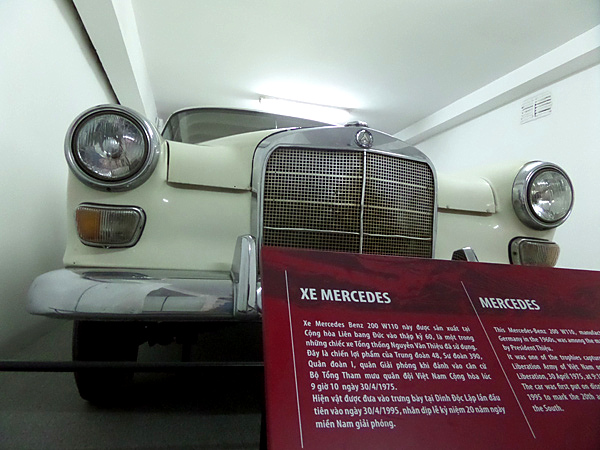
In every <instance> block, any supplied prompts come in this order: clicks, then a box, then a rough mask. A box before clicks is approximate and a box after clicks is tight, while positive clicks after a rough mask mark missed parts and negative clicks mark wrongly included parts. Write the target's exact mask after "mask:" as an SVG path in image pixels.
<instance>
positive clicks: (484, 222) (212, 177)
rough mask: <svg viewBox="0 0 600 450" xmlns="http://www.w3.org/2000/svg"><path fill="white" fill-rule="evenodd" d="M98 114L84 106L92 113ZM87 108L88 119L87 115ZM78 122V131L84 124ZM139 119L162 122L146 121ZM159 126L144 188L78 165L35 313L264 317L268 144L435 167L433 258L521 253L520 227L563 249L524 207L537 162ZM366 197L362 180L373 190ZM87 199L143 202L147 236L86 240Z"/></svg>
mask: <svg viewBox="0 0 600 450" xmlns="http://www.w3.org/2000/svg"><path fill="white" fill-rule="evenodd" d="M103 110H106V112H107V113H114V114H121V115H123V116H124V117H128V118H131V119H132V120H133V119H135V118H136V117H138V115H137V114H136V113H134V112H133V111H130V110H127V109H126V108H121V107H100V108H99V109H93V110H90V111H100V113H102V111H103ZM88 116H89V113H88V115H87V116H86V113H84V114H83V115H82V116H81V117H84V118H85V117H88ZM81 117H80V118H79V119H77V120H79V121H81V120H83V119H81ZM77 120H76V122H75V123H74V125H73V127H72V130H71V131H70V133H71V134H70V135H69V136H71V135H72V133H74V132H75V131H73V130H74V129H76V125H77V123H79V122H77ZM86 120H87V119H86ZM136 123H137V122H136ZM139 126H140V127H141V128H143V127H151V126H150V125H147V124H144V123H142V121H141V120H140V122H139ZM361 131H363V132H364V133H366V134H367V136H369V135H370V136H371V138H372V139H373V143H372V144H371V146H369V143H368V142H367V144H366V145H365V147H361V146H360V145H359V144H358V141H357V138H358V136H357V133H359V132H361ZM151 134H153V138H152V139H154V141H155V143H156V149H155V153H156V161H154V162H153V164H155V166H154V167H153V169H152V170H151V173H149V175H148V176H147V179H145V180H144V181H143V182H141V183H139V185H137V186H134V187H133V188H131V187H130V186H125V187H124V188H119V189H110V181H109V182H107V183H105V185H103V186H95V185H94V180H91V181H90V182H87V179H85V180H84V181H86V182H82V175H81V174H80V173H77V170H73V163H71V166H72V167H71V168H72V171H71V173H70V174H69V180H68V199H67V209H68V214H69V220H68V230H67V236H68V239H67V247H66V251H65V255H64V265H65V268H64V269H61V270H58V271H53V272H49V273H47V274H43V275H41V276H40V277H38V278H37V279H36V280H35V281H34V283H33V285H32V287H31V289H30V292H29V309H30V311H31V312H32V313H34V314H43V315H48V316H53V317H60V318H68V319H75V320H76V321H79V322H81V323H84V322H87V321H93V322H102V321H107V323H110V322H114V321H118V322H119V323H123V324H125V325H127V324H133V323H140V322H142V323H149V322H156V323H160V322H181V321H188V322H193V323H202V322H206V321H213V320H219V321H222V320H225V321H231V320H232V321H239V320H259V319H260V308H261V304H260V273H259V259H260V248H261V245H262V237H261V224H262V222H261V221H262V212H261V201H262V184H261V183H262V181H261V180H262V179H263V177H264V172H263V170H264V166H265V165H266V163H265V161H266V159H268V158H270V156H268V155H270V154H271V153H269V152H271V151H272V150H273V149H274V148H275V149H276V148H279V147H280V146H295V147H298V146H299V147H306V148H308V149H309V150H311V149H312V150H317V151H325V152H327V151H331V152H339V151H344V152H360V154H365V155H366V154H367V153H373V154H378V155H382V156H383V157H385V158H387V157H388V156H387V155H388V152H389V151H392V150H393V151H394V152H400V153H405V154H404V156H401V158H404V159H407V160H418V162H419V164H421V163H422V164H426V165H429V166H430V168H431V170H432V180H433V183H434V184H435V186H434V188H433V191H434V204H433V205H432V207H431V209H432V211H431V215H432V217H433V221H432V230H431V239H432V240H433V244H434V245H433V248H434V249H435V252H434V254H433V255H431V256H433V257H435V258H439V259H451V258H452V256H453V252H454V251H455V250H458V249H462V248H465V247H470V248H471V249H473V250H474V253H475V254H476V255H477V257H478V259H479V261H482V262H491V263H510V262H511V258H510V256H509V248H510V243H511V241H512V240H513V239H514V238H516V237H527V238H531V239H534V240H543V241H544V242H548V243H549V244H551V245H552V246H553V247H556V245H555V244H553V243H551V242H549V241H551V239H552V237H553V235H554V225H553V226H549V227H544V229H536V228H539V227H532V226H530V225H528V224H526V223H524V221H523V220H521V219H520V218H519V217H518V214H517V212H516V208H517V206H516V205H515V202H516V199H515V194H514V192H513V191H514V185H515V177H516V176H517V174H518V173H519V171H521V170H522V168H523V167H524V165H525V163H526V161H518V162H515V163H514V164H512V165H509V166H508V167H494V168H491V169H490V170H486V171H481V172H478V173H467V174H460V175H444V174H435V170H434V169H433V166H432V164H431V163H430V161H429V160H428V159H427V157H426V156H425V155H423V154H421V153H420V152H419V151H418V150H417V149H415V148H413V147H410V146H408V145H406V144H404V143H402V142H401V141H399V140H397V139H396V138H394V137H392V136H389V135H386V134H384V133H380V132H377V131H375V130H371V129H369V128H368V127H366V126H363V124H356V125H354V126H347V127H323V128H306V129H271V130H260V131H253V132H248V133H241V134H236V135H232V136H227V137H222V138H219V139H215V140H210V141H207V142H202V143H200V144H189V143H183V142H176V141H173V140H165V139H163V138H160V137H157V136H154V134H155V130H154V131H152V133H151ZM69 136H68V139H67V154H68V157H67V159H69V158H70V156H69V153H68V152H70V151H71V150H70V146H71V143H70V142H71V141H70V140H69V139H70V137H69ZM399 149H400V150H399ZM396 156H398V155H396ZM365 158H366V156H365ZM75 169H77V168H76V167H75ZM365 170H366V169H365ZM565 176H566V175H565ZM84 177H87V175H85V174H84ZM88 178H89V177H88ZM569 183H570V182H569ZM106 186H109V187H108V188H107V187H106ZM364 195H365V187H364V181H363V199H364ZM82 204H84V205H91V207H92V208H93V207H94V206H95V205H105V206H107V207H118V206H123V207H135V208H138V209H141V210H143V212H144V215H145V224H144V225H143V230H142V232H141V235H140V237H139V241H137V242H136V243H135V244H134V245H131V246H128V247H126V248H107V247H110V246H101V245H97V246H91V245H89V243H84V242H83V241H82V239H81V238H80V236H79V232H78V228H77V226H78V225H77V223H76V218H75V211H76V210H77V209H78V207H80V205H82ZM569 212H570V209H569ZM567 215H568V214H567ZM564 218H566V217H564ZM361 220H362V216H361ZM361 227H362V224H361ZM361 232H362V228H361ZM361 239H362V237H361ZM361 245H362V241H361ZM408 256H412V255H408ZM76 333H77V330H76ZM141 340H143V339H141ZM75 353H76V354H77V353H78V352H77V351H76V352H75ZM76 359H77V357H76ZM80 359H90V358H89V357H87V356H86V357H85V358H83V357H80ZM98 359H104V360H107V359H108V360H110V359H113V358H111V357H110V356H104V357H98ZM121 359H122V358H121ZM129 359H130V358H129ZM80 390H81V386H80ZM86 392H87V393H86V394H85V395H84V394H83V393H82V396H84V397H85V398H88V399H93V398H94V395H95V394H90V393H89V391H86Z"/></svg>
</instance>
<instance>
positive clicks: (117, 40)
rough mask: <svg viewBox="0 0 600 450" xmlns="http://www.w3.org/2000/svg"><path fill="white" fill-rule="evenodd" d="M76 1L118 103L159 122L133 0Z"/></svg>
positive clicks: (152, 120)
mask: <svg viewBox="0 0 600 450" xmlns="http://www.w3.org/2000/svg"><path fill="white" fill-rule="evenodd" d="M73 3H74V4H75V7H76V8H77V12H78V13H79V16H80V17H81V21H82V22H83V25H84V27H85V29H86V31H87V33H88V35H89V37H90V40H91V42H92V45H93V46H94V48H95V49H96V52H97V54H98V57H99V59H100V62H101V63H102V66H103V67H104V71H105V72H106V75H107V77H108V80H109V82H110V84H111V85H112V88H113V90H114V92H115V94H116V96H117V98H118V100H119V103H120V104H121V105H123V106H128V107H130V108H133V109H135V110H136V111H138V112H140V113H142V114H144V115H145V116H146V117H147V118H148V120H150V121H151V122H152V123H154V124H158V115H157V112H156V102H155V100H154V94H153V92H152V88H151V85H150V78H149V76H148V70H147V68H146V62H145V60H144V54H143V51H142V45H141V43H140V39H139V34H138V28H137V23H136V20H135V13H134V10H133V5H132V3H131V0H73Z"/></svg>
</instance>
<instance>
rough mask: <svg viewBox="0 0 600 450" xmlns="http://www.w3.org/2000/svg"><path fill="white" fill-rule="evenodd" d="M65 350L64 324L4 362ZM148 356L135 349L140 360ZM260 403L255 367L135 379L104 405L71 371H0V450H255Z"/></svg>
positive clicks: (52, 356)
mask: <svg viewBox="0 0 600 450" xmlns="http://www.w3.org/2000/svg"><path fill="white" fill-rule="evenodd" d="M162 348H163V349H167V350H168V351H172V349H171V350H169V347H162ZM175 350H176V349H175ZM70 352H71V323H70V322H65V323H62V324H61V325H60V326H58V327H57V328H56V329H54V330H53V331H51V332H50V333H48V334H47V335H45V336H44V337H42V338H41V339H39V340H38V341H36V342H35V343H34V344H33V345H31V346H29V347H27V348H25V349H23V350H20V351H19V352H18V353H17V354H14V355H10V359H11V360H23V361H27V360H30V361H31V360H35V361H39V360H49V361H52V360H53V361H68V360H69V359H70ZM162 352H163V354H162V355H160V356H158V358H162V357H163V356H164V350H163V351H162ZM154 353H159V354H160V351H158V352H156V351H155V349H150V348H147V349H144V348H142V354H141V357H140V359H144V358H145V359H149V360H156V358H157V356H156V355H155V354H154ZM148 355H150V356H148ZM0 356H1V357H0V359H2V360H7V359H9V357H7V356H6V355H0ZM171 356H172V355H171ZM261 405H262V370H261V369H257V368H239V367H238V368H232V367H229V368H219V369H217V368H208V369H199V370H194V371H192V372H186V373H184V374H148V373H145V374H144V373H142V374H136V379H135V384H134V388H133V395H132V398H131V399H130V400H129V401H128V402H126V403H125V404H123V405H119V406H110V407H107V406H104V407H98V406H94V405H91V404H89V403H87V402H86V401H84V400H82V399H81V398H80V397H79V395H78V393H77V389H76V387H75V383H74V381H73V374H72V373H46V372H41V373H23V372H0V448H2V449H5V448H7V449H13V448H14V449H38V448H39V449H105V448H115V449H166V448H168V449H227V450H235V449H258V448H259V441H260V426H261Z"/></svg>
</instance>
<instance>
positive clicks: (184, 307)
mask: <svg viewBox="0 0 600 450" xmlns="http://www.w3.org/2000/svg"><path fill="white" fill-rule="evenodd" d="M257 276H258V271H257V249H256V242H255V240H254V238H253V237H252V236H249V235H246V236H240V237H239V238H238V240H237V244H236V250H235V255H234V259H233V263H232V265H231V272H230V273H229V274H226V273H210V274H206V273H194V272H191V271H158V270H143V269H140V270H132V269H127V270H125V269H115V270H110V269H108V270H107V269H97V268H95V269H92V268H89V269H86V268H76V269H75V268H69V269H61V270H55V271H52V272H48V273H45V274H43V275H40V276H39V277H37V278H36V279H35V280H34V282H33V283H32V285H31V287H30V288H29V292H28V310H29V312H30V313H32V314H40V315H45V316H52V317H59V318H66V319H106V320H111V319H112V320H194V321H204V320H206V321H209V320H228V319H235V320H243V319H248V320H252V319H258V318H260V312H261V299H260V284H259V283H258V281H257Z"/></svg>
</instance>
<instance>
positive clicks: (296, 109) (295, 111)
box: [258, 96, 350, 124]
mask: <svg viewBox="0 0 600 450" xmlns="http://www.w3.org/2000/svg"><path fill="white" fill-rule="evenodd" d="M258 102H259V104H260V109H262V110H263V111H267V112H272V113H276V114H282V115H285V116H293V117H302V118H305V119H312V120H319V121H321V122H328V123H333V124H344V123H346V122H348V120H349V119H350V111H349V110H348V109H345V108H339V107H335V106H327V105H317V104H315V103H307V102H299V101H295V100H287V99H283V98H277V97H266V96H265V97H260V98H259V99H258Z"/></svg>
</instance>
